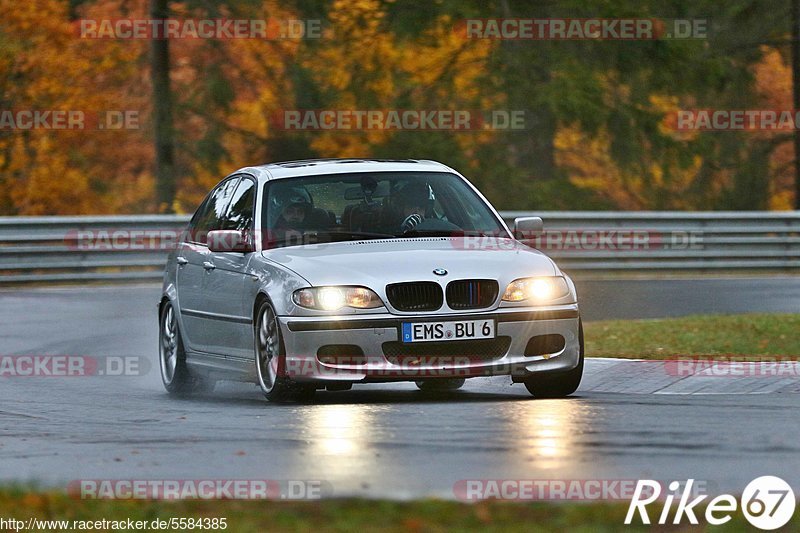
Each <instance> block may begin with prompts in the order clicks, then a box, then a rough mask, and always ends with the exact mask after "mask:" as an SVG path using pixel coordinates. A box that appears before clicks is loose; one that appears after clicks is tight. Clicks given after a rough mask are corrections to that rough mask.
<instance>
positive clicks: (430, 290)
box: [386, 281, 444, 311]
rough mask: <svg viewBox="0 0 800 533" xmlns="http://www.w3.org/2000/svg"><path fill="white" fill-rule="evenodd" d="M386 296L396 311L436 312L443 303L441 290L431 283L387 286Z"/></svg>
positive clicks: (418, 282) (415, 282)
mask: <svg viewBox="0 0 800 533" xmlns="http://www.w3.org/2000/svg"><path fill="white" fill-rule="evenodd" d="M386 296H387V297H388V298H389V303H391V304H392V307H394V308H395V309H397V310H398V311H436V310H437V309H439V308H440V307H442V302H443V301H444V298H443V297H442V288H441V287H440V286H439V284H438V283H434V282H433V281H414V282H411V283H394V284H392V285H387V286H386Z"/></svg>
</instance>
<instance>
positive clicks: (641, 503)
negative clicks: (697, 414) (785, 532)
mask: <svg viewBox="0 0 800 533" xmlns="http://www.w3.org/2000/svg"><path fill="white" fill-rule="evenodd" d="M693 485H694V480H693V479H689V480H687V481H686V483H685V485H683V486H682V484H681V483H680V482H678V481H673V482H672V483H670V484H669V487H668V488H669V491H670V492H669V493H667V494H666V497H664V498H662V494H661V484H660V483H658V482H657V481H653V480H648V479H645V480H639V482H638V483H637V485H636V489H635V491H634V494H633V498H632V499H631V503H630V505H629V506H628V514H627V515H626V516H625V524H628V525H629V524H631V523H632V522H633V520H634V517H635V516H636V514H637V513H638V515H639V520H641V523H642V524H647V525H649V524H650V523H651V518H650V514H649V513H648V506H649V505H651V504H654V503H655V502H657V501H658V502H659V503H660V502H661V501H663V507H662V508H661V512H660V513H659V514H658V517H657V519H656V520H657V522H656V523H658V524H659V525H666V524H668V523H672V524H674V525H678V524H680V523H681V522H682V520H683V519H684V518H686V520H688V522H689V523H690V524H693V525H698V524H699V521H698V519H697V514H696V513H695V507H697V506H698V505H699V504H701V503H703V502H704V500H705V499H706V498H708V495H705V494H704V495H700V496H697V497H696V498H694V499H692V500H691V501H690V498H692V496H693V495H694V494H692V487H693ZM681 488H683V490H682V491H681ZM676 499H677V500H678V503H677V506H676V508H675V511H674V514H672V506H673V503H674V502H675V500H676ZM795 505H796V502H795V497H794V492H793V491H792V488H791V487H790V486H789V484H788V483H786V481H784V480H782V479H781V478H779V477H775V476H762V477H759V478H756V479H754V480H753V481H751V482H750V483H749V484H748V485H747V487H745V489H744V492H743V493H742V498H741V510H742V513H743V514H744V517H745V518H746V519H747V521H748V522H750V524H751V525H752V526H754V527H756V528H758V529H761V530H765V531H771V530H774V529H778V528H780V527H783V526H785V525H786V524H788V523H789V521H790V520H791V519H792V516H794V510H795ZM653 507H658V505H653ZM738 508H739V502H737V501H736V498H735V497H734V496H732V495H730V494H721V495H719V496H717V497H715V498H713V499H712V500H710V501H709V502H708V503H706V504H705V516H704V518H705V521H706V522H707V523H708V524H711V525H714V526H719V525H722V524H725V523H727V522H729V521H730V520H731V518H732V515H733V513H735V512H736V511H737V509H738ZM698 512H699V510H698ZM670 515H672V516H670ZM670 518H672V520H670Z"/></svg>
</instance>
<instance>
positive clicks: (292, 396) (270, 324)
mask: <svg viewBox="0 0 800 533" xmlns="http://www.w3.org/2000/svg"><path fill="white" fill-rule="evenodd" d="M255 327H256V330H255V344H256V346H255V352H256V369H257V373H258V385H259V387H261V392H263V393H264V396H266V398H267V399H268V400H269V401H271V402H285V401H290V400H298V401H310V400H311V399H312V398H313V397H314V393H315V392H316V388H315V387H314V386H313V385H308V384H298V383H294V382H292V381H291V380H290V379H289V378H287V377H286V376H285V368H284V365H285V359H284V355H285V352H284V346H283V339H282V338H281V328H280V325H279V324H278V317H277V315H276V314H275V309H274V308H273V307H272V304H270V303H269V302H268V301H267V300H264V301H262V302H261V304H260V305H259V306H258V311H257V312H256V325H255Z"/></svg>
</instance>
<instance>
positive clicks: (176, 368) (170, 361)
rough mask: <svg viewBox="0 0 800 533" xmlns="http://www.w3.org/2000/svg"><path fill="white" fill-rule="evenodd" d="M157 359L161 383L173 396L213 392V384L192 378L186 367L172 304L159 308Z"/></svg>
mask: <svg viewBox="0 0 800 533" xmlns="http://www.w3.org/2000/svg"><path fill="white" fill-rule="evenodd" d="M158 359H159V362H160V367H161V382H162V383H163V384H164V388H165V389H167V392H169V393H170V394H173V395H182V394H189V393H192V392H201V391H202V392H207V391H210V390H213V388H214V382H213V381H208V380H201V379H199V378H193V377H192V375H191V374H190V373H189V369H188V368H187V367H186V351H185V350H184V348H183V340H182V339H181V332H180V328H179V326H178V317H177V316H176V315H175V308H174V307H173V306H172V302H166V303H165V304H164V305H163V306H162V308H161V317H160V320H159V343H158Z"/></svg>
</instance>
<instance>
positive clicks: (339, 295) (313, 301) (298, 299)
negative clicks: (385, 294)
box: [292, 287, 383, 311]
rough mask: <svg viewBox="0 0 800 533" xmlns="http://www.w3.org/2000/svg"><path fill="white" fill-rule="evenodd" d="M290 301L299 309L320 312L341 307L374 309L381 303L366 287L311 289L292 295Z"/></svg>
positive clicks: (381, 305)
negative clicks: (303, 308)
mask: <svg viewBox="0 0 800 533" xmlns="http://www.w3.org/2000/svg"><path fill="white" fill-rule="evenodd" d="M292 301H293V302H294V303H295V304H297V305H299V306H300V307H305V308H307V309H318V310H320V311H336V310H337V309H341V308H342V307H354V308H356V309H374V308H376V307H383V302H382V301H381V299H380V298H379V297H378V295H377V294H375V293H374V292H373V291H371V290H370V289H368V288H366V287H311V288H308V289H300V290H297V291H294V294H292Z"/></svg>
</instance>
